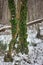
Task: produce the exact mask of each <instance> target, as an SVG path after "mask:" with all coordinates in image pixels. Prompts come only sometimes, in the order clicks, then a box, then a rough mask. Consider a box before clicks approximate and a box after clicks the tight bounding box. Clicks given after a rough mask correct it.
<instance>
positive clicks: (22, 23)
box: [4, 0, 28, 61]
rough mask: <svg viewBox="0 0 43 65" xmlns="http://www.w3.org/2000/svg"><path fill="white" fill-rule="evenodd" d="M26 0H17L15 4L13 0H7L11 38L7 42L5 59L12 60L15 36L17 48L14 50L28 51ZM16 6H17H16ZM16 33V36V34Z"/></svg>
mask: <svg viewBox="0 0 43 65" xmlns="http://www.w3.org/2000/svg"><path fill="white" fill-rule="evenodd" d="M27 1H28V0H17V5H16V4H15V1H14V0H8V6H9V9H10V12H11V20H10V22H11V26H12V40H11V42H10V44H9V51H8V53H7V56H5V58H4V59H5V61H12V60H13V59H12V56H11V53H12V50H13V48H14V46H15V44H16V41H17V38H19V39H18V43H17V48H15V50H16V52H17V53H19V52H21V53H28V43H27V26H26V18H27ZM16 6H17V7H16ZM17 35H18V36H17Z"/></svg>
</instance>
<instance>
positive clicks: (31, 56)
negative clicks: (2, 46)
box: [0, 29, 43, 65]
mask: <svg viewBox="0 0 43 65" xmlns="http://www.w3.org/2000/svg"><path fill="white" fill-rule="evenodd" d="M42 33H43V32H42ZM27 34H28V38H27V41H28V42H29V45H28V48H29V52H28V55H26V54H23V55H22V54H21V53H19V54H18V55H16V56H14V57H13V59H14V61H13V62H12V63H11V62H4V59H3V58H4V56H0V65H43V40H41V39H38V38H36V35H37V31H36V30H35V29H34V30H32V29H29V30H28V31H27ZM11 39H12V36H11V34H10V35H0V40H2V41H3V42H4V43H8V44H9V42H10V40H11ZM7 49H8V47H7Z"/></svg>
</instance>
